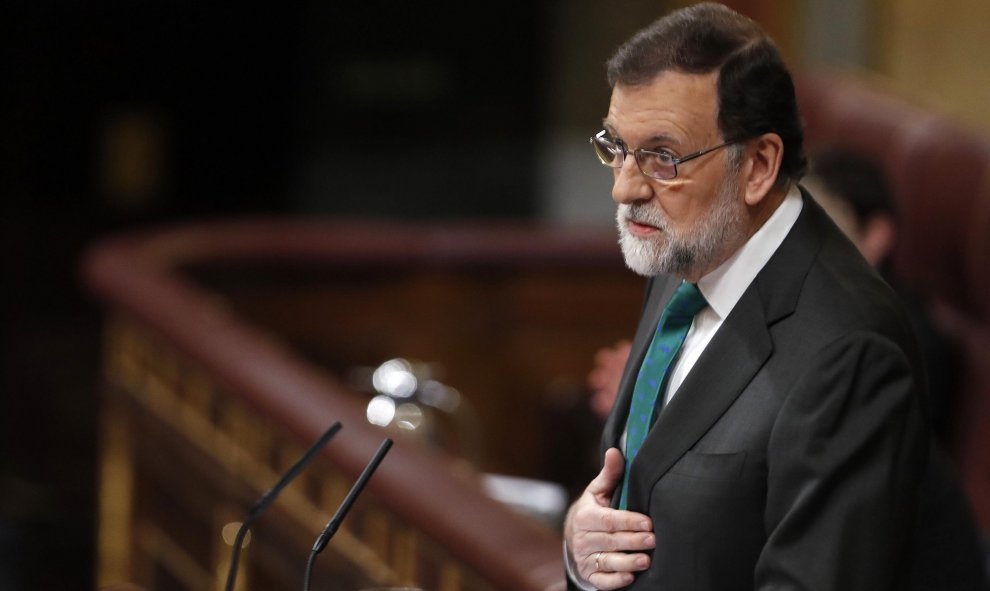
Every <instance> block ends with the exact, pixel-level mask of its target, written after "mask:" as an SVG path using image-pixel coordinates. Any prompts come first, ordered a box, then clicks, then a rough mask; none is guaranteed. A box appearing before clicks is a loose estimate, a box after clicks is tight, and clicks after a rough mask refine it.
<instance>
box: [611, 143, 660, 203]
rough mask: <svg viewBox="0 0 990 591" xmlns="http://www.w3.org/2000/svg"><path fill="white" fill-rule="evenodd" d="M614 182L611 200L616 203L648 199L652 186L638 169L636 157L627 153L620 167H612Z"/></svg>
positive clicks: (651, 192)
mask: <svg viewBox="0 0 990 591" xmlns="http://www.w3.org/2000/svg"><path fill="white" fill-rule="evenodd" d="M613 171H614V172H613V174H614V175H615V182H614V184H613V185H612V200H613V201H615V202H616V203H633V202H635V201H642V200H644V199H649V198H650V196H651V195H652V194H653V188H652V187H651V186H650V183H649V181H647V180H646V175H644V174H643V173H642V171H640V169H639V164H637V163H636V158H635V157H634V156H633V155H632V154H629V155H628V156H626V158H625V159H624V160H623V161H622V166H621V167H620V168H615V169H613Z"/></svg>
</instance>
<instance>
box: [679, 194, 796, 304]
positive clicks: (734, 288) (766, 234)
mask: <svg viewBox="0 0 990 591" xmlns="http://www.w3.org/2000/svg"><path fill="white" fill-rule="evenodd" d="M803 206H804V204H803V203H802V201H801V191H800V189H798V187H797V184H796V183H792V184H791V188H790V189H789V190H788V191H787V195H786V196H785V197H784V200H783V201H782V202H781V204H780V205H779V206H778V207H777V209H776V211H774V212H773V214H772V215H771V216H770V218H769V219H768V220H767V221H766V222H764V224H763V225H762V226H761V227H760V229H759V230H757V231H756V233H754V234H753V235H752V236H751V237H750V238H749V240H747V241H746V243H745V244H743V245H742V247H741V248H739V250H737V251H736V252H734V253H733V254H732V256H730V257H729V258H728V259H726V260H725V262H723V263H722V264H721V265H719V266H718V267H717V268H716V269H715V270H714V271H712V272H711V273H708V274H707V275H705V276H704V277H702V278H701V279H699V280H698V289H700V290H701V294H702V295H703V296H705V300H706V301H707V302H708V305H709V306H710V307H711V309H712V310H713V311H714V312H715V313H716V314H717V315H718V317H719V318H720V319H725V318H726V317H727V316H728V315H729V312H731V311H732V308H733V307H735V305H736V302H738V301H739V298H741V297H742V295H743V293H744V292H745V291H746V289H747V288H748V287H749V284H750V283H752V282H753V279H755V278H756V275H757V274H759V272H760V271H761V270H762V269H763V266H764V265H766V264H767V261H769V260H770V257H771V256H773V253H774V252H776V251H777V248H779V247H780V245H781V243H782V242H783V241H784V238H785V237H786V236H787V233H788V232H790V230H791V228H792V227H793V226H794V223H795V222H796V221H797V219H798V215H799V214H800V213H801V209H802V207H803Z"/></svg>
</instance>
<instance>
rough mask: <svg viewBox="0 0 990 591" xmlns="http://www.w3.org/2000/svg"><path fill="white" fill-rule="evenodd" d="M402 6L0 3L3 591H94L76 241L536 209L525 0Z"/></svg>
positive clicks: (533, 9)
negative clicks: (255, 222)
mask: <svg viewBox="0 0 990 591" xmlns="http://www.w3.org/2000/svg"><path fill="white" fill-rule="evenodd" d="M414 4H415V3H398V2H381V1H377V2H375V1H372V2H367V1H366V2H321V1H316V0H309V1H306V2H299V3H251V2H248V3H233V4H231V3H211V2H188V1H187V2H164V1H150V2H138V3H130V2H120V1H110V2H97V3H70V2H61V3H48V2H37V3H36V2H13V3H8V4H7V5H6V6H5V8H3V9H2V11H0V12H2V14H0V23H2V24H0V28H2V30H0V38H2V41H0V44H2V46H0V47H2V56H0V60H2V61H0V66H2V70H0V71H2V74H3V76H2V85H0V88H2V92H0V95H2V99H0V100H2V103H0V105H2V108H0V156H2V157H0V195H2V203H3V205H2V207H3V209H2V211H3V215H2V216H0V220H2V221H0V223H2V225H3V226H2V231H0V237H2V240H3V242H2V255H0V261H2V267H0V268H2V276H3V282H4V285H5V288H4V289H3V302H2V307H0V308H2V314H3V317H2V327H3V329H2V350H0V352H2V365H0V588H2V589H21V588H32V589H36V588H60V589H87V588H91V587H92V586H93V572H92V571H93V553H94V536H95V530H94V524H95V507H96V505H95V474H96V472H95V468H96V465H95V458H96V441H97V435H98V429H97V425H96V420H97V408H98V398H97V388H96V380H97V367H98V360H99V310H98V309H97V308H96V306H95V305H94V303H93V302H92V301H91V300H90V299H89V298H87V296H86V295H85V294H84V293H82V291H81V289H80V286H79V283H78V279H77V271H76V266H77V263H78V257H79V255H80V254H81V252H82V251H83V250H84V248H85V247H86V246H87V245H88V244H90V243H92V242H93V241H94V240H96V239H98V238H99V237H101V236H104V235H106V234H108V233H111V232H114V231H117V230H121V229H125V228H134V227H140V226H144V225H149V224H159V223H169V222H177V221H181V220H187V219H192V218H206V217H215V216H230V215H237V216H240V215H347V216H401V217H404V218H425V217H431V218H438V217H439V218H444V217H465V216H470V217H485V218H527V217H531V216H533V215H534V212H535V211H536V209H537V208H536V205H535V202H534V200H535V190H534V174H535V173H534V170H535V164H534V151H535V149H536V146H535V140H534V138H536V137H538V136H539V134H540V118H539V112H540V110H541V109H542V101H543V100H544V96H543V93H544V89H543V87H542V86H541V79H542V77H543V76H544V72H543V70H544V67H545V65H544V62H543V58H542V56H544V55H545V53H546V52H545V48H544V47H543V46H541V43H545V41H544V40H545V39H547V33H548V30H547V27H548V24H547V22H546V19H545V10H544V8H543V7H542V6H543V5H542V4H541V3H496V4H494V5H484V6H480V7H476V6H475V5H471V4H470V3H463V2H454V1H451V0H445V1H441V2H432V3H429V4H428V7H425V6H423V7H417V6H414Z"/></svg>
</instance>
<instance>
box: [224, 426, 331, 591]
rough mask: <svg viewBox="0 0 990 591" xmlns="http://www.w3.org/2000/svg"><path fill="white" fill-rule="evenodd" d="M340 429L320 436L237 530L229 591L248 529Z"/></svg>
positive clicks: (229, 590)
mask: <svg viewBox="0 0 990 591" xmlns="http://www.w3.org/2000/svg"><path fill="white" fill-rule="evenodd" d="M340 427H341V425H340V421H337V422H336V423H334V424H333V425H331V426H330V428H329V429H327V430H326V432H325V433H323V435H322V436H320V438H319V439H318V440H317V441H316V443H314V444H313V445H312V446H311V447H310V448H309V449H308V450H306V452H305V453H304V454H303V455H302V457H300V458H299V459H298V460H296V463H295V464H293V465H292V467H291V468H289V471H288V472H286V473H285V474H284V475H283V476H282V478H280V479H279V481H278V482H276V483H275V486H273V487H272V488H271V489H270V490H269V491H268V492H266V493H265V494H263V495H261V498H260V499H258V502H257V503H255V504H254V507H252V508H251V511H250V512H248V514H247V517H245V518H244V521H242V522H241V527H240V528H238V530H237V536H235V537H234V549H233V551H232V553H231V555H230V569H229V570H228V571H227V586H226V590H227V591H233V590H234V581H235V580H236V579H237V562H238V560H239V559H240V556H241V545H242V544H243V543H244V536H246V535H247V532H248V528H250V527H251V524H252V523H254V521H255V520H256V519H257V518H258V516H260V515H261V513H262V512H264V510H265V509H266V508H268V505H271V504H272V501H274V500H275V497H277V496H278V494H279V493H280V492H282V489H283V488H285V487H286V485H288V484H289V482H291V481H292V479H294V478H295V477H296V476H298V475H299V473H300V472H302V470H303V468H305V467H306V464H308V463H309V462H310V460H312V459H313V456H315V455H316V452H318V451H319V450H320V448H322V447H323V446H324V445H326V443H327V442H328V441H330V438H332V437H333V436H334V435H336V434H337V431H340Z"/></svg>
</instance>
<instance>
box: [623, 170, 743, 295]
mask: <svg viewBox="0 0 990 591" xmlns="http://www.w3.org/2000/svg"><path fill="white" fill-rule="evenodd" d="M743 212H744V206H743V205H742V203H741V202H740V201H739V193H738V189H737V183H736V182H735V179H734V178H733V177H732V176H731V175H729V176H727V177H726V179H725V181H724V182H723V183H722V184H721V185H720V186H719V188H718V193H717V194H716V196H715V202H714V204H713V205H712V209H711V211H710V212H709V213H708V215H706V216H704V217H703V218H702V219H701V220H700V221H699V222H698V224H697V225H696V226H695V227H694V228H691V229H689V230H688V231H686V232H682V233H678V232H676V231H675V230H674V229H673V228H672V227H671V224H670V222H669V221H668V220H667V219H666V217H664V215H663V214H662V213H660V211H659V210H658V209H657V208H656V207H655V206H651V205H649V204H648V203H644V202H636V203H632V204H626V203H621V204H619V207H618V210H617V212H616V222H617V223H618V226H619V245H620V246H621V247H622V255H623V257H624V258H625V260H626V266H627V267H629V268H630V269H632V270H633V271H634V272H636V273H638V274H640V275H644V276H646V277H653V276H655V275H660V274H662V273H670V274H673V275H677V276H680V277H687V276H696V275H700V274H701V273H702V272H708V271H710V270H711V269H712V268H713V267H714V264H715V263H716V262H718V261H719V259H720V258H721V257H722V256H723V251H724V250H725V247H726V245H727V244H731V243H735V242H736V241H737V240H738V239H740V238H741V237H742V236H743V235H744V234H745V221H744V217H743ZM627 219H631V220H633V221H638V222H641V223H644V224H648V225H650V226H654V227H656V228H658V229H659V230H660V232H659V234H658V235H656V236H654V237H653V238H637V237H636V236H633V235H632V234H631V233H630V232H629V230H628V228H627V227H626V223H625V221H626V220H627Z"/></svg>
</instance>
